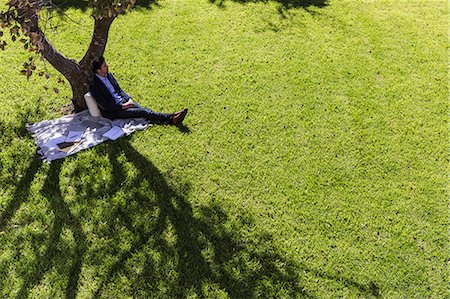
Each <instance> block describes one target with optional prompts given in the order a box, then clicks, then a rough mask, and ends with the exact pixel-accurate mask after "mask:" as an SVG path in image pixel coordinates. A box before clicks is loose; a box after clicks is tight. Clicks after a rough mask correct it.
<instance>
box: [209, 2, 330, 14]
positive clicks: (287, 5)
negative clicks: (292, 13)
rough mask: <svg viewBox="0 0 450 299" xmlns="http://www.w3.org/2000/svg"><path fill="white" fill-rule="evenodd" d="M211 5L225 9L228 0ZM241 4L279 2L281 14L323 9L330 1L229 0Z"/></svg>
mask: <svg viewBox="0 0 450 299" xmlns="http://www.w3.org/2000/svg"><path fill="white" fill-rule="evenodd" d="M209 1H210V3H213V4H216V5H217V6H219V7H224V5H225V4H224V3H225V2H226V1H227V0H209ZM229 1H233V2H236V3H240V4H247V3H268V2H271V1H273V2H277V3H279V4H280V9H279V10H278V11H279V12H280V13H282V12H283V11H287V10H289V9H298V8H303V9H305V10H307V11H309V8H310V7H317V8H322V7H325V6H327V5H328V0H229Z"/></svg>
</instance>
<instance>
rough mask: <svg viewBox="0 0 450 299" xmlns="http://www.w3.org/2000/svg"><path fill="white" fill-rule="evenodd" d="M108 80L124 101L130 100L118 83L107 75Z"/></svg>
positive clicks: (109, 74) (110, 75)
mask: <svg viewBox="0 0 450 299" xmlns="http://www.w3.org/2000/svg"><path fill="white" fill-rule="evenodd" d="M108 80H109V82H111V84H112V85H113V87H114V89H115V90H116V91H117V93H118V94H119V95H120V96H121V97H122V98H123V99H125V100H127V101H128V100H130V99H131V97H130V96H129V95H128V94H127V93H126V92H125V91H124V90H123V89H122V88H121V87H120V85H119V83H118V82H117V80H116V78H114V76H113V74H111V73H108Z"/></svg>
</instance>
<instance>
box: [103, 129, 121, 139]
mask: <svg viewBox="0 0 450 299" xmlns="http://www.w3.org/2000/svg"><path fill="white" fill-rule="evenodd" d="M123 134H125V132H124V131H123V130H122V129H121V128H119V127H117V126H114V127H112V128H111V129H109V130H108V131H107V132H106V133H104V134H103V136H105V137H108V139H111V140H116V139H117V138H119V137H121V136H122V135H123Z"/></svg>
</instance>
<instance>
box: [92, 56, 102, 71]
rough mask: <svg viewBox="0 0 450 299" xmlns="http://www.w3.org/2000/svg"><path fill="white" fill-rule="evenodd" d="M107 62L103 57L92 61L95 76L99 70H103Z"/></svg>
mask: <svg viewBox="0 0 450 299" xmlns="http://www.w3.org/2000/svg"><path fill="white" fill-rule="evenodd" d="M103 62H105V58H104V57H103V56H100V57H99V58H95V59H94V60H93V61H92V71H93V72H94V74H97V70H99V69H101V68H102V64H103Z"/></svg>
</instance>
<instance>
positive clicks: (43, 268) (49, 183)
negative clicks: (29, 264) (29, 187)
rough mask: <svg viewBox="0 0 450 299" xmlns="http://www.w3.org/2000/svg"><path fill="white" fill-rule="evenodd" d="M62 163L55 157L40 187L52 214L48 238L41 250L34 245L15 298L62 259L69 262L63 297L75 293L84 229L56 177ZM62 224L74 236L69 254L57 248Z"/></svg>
mask: <svg viewBox="0 0 450 299" xmlns="http://www.w3.org/2000/svg"><path fill="white" fill-rule="evenodd" d="M61 165H62V161H56V162H53V163H52V164H51V166H50V169H49V172H48V176H47V179H46V180H45V183H44V186H43V188H42V190H41V192H42V195H44V196H45V198H46V199H47V200H48V202H49V204H50V208H51V210H52V212H53V213H54V216H55V219H54V221H53V225H52V227H51V229H50V232H49V239H48V241H47V242H46V246H45V248H46V249H45V251H44V252H43V253H42V254H40V253H39V252H37V251H36V246H35V251H36V252H35V255H36V259H35V262H34V265H33V269H29V271H28V273H30V274H29V275H27V276H26V277H25V279H24V283H23V284H22V287H21V289H20V291H19V292H18V295H17V298H26V297H28V294H29V291H30V289H31V288H32V287H34V286H36V285H38V283H39V282H41V281H42V279H43V277H44V275H45V274H46V273H47V272H49V271H50V270H51V269H52V268H59V267H61V264H60V263H61V260H63V261H64V265H63V266H65V265H67V264H69V265H70V268H69V270H68V273H67V286H66V292H65V295H66V298H75V297H76V294H77V288H78V279H79V274H80V272H81V266H82V260H83V254H84V252H85V250H86V237H85V235H84V233H83V229H82V227H81V223H80V222H79V221H78V219H77V218H76V217H74V216H73V214H72V213H71V212H70V210H69V208H68V207H67V205H66V203H65V202H64V199H63V196H62V194H61V191H60V179H59V177H60V171H61ZM64 227H65V228H67V229H70V230H71V231H72V233H73V236H74V244H75V250H74V252H73V253H72V254H68V253H69V252H61V250H60V248H58V247H59V246H60V245H61V240H60V239H61V233H62V230H63V228H64ZM35 245H36V244H35ZM70 256H71V258H70ZM67 257H69V260H67Z"/></svg>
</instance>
